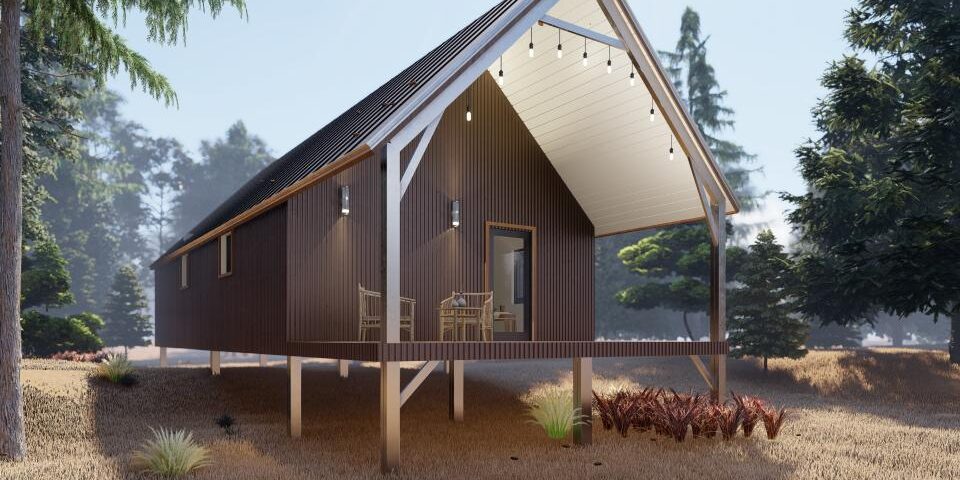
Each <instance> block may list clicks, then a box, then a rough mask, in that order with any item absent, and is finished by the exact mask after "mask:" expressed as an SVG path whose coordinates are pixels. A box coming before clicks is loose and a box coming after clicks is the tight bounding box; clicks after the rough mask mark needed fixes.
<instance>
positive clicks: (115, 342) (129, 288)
mask: <svg viewBox="0 0 960 480" xmlns="http://www.w3.org/2000/svg"><path fill="white" fill-rule="evenodd" d="M146 309H147V297H146V296H145V295H144V294H143V288H142V287H141V286H140V280H138V278H137V272H136V271H135V270H134V269H133V267H132V266H130V265H124V266H123V267H120V270H118V271H117V275H116V276H115V277H114V280H113V287H112V288H111V290H110V297H109V298H108V299H107V305H106V308H105V310H104V314H103V322H104V329H103V341H104V343H106V344H107V345H111V346H122V347H123V353H124V354H126V353H127V347H140V346H144V345H148V344H149V342H148V341H147V337H149V336H150V335H152V334H153V328H152V326H151V325H150V316H149V315H147V313H146Z"/></svg>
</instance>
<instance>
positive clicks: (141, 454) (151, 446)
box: [133, 428, 210, 477]
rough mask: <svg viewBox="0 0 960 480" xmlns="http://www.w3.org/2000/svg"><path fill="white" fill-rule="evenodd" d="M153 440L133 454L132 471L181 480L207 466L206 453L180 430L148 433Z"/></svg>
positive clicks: (152, 430) (208, 455)
mask: <svg viewBox="0 0 960 480" xmlns="http://www.w3.org/2000/svg"><path fill="white" fill-rule="evenodd" d="M150 431H151V432H153V437H154V438H153V440H148V441H147V442H146V443H144V444H143V447H141V449H140V450H139V451H137V452H135V453H134V454H133V465H134V467H135V468H137V469H139V470H142V471H146V472H150V473H152V474H155V475H159V476H161V477H181V476H183V475H186V474H188V473H190V472H192V471H194V470H197V469H199V468H203V467H206V466H209V465H210V452H209V451H208V450H207V449H206V448H205V447H202V446H200V445H198V444H197V443H196V442H195V441H194V440H193V433H186V432H185V431H183V430H178V431H176V432H174V431H173V430H166V429H164V428H161V429H160V430H154V429H153V428H151V429H150Z"/></svg>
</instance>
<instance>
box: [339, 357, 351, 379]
mask: <svg viewBox="0 0 960 480" xmlns="http://www.w3.org/2000/svg"><path fill="white" fill-rule="evenodd" d="M337 371H338V372H339V373H340V378H347V377H349V376H350V360H343V359H340V360H337Z"/></svg>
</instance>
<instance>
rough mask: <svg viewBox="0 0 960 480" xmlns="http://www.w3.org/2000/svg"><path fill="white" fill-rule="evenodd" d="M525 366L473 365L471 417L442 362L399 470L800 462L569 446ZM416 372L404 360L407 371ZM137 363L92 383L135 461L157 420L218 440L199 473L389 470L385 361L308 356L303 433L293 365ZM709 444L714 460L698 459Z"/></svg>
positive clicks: (480, 471)
mask: <svg viewBox="0 0 960 480" xmlns="http://www.w3.org/2000/svg"><path fill="white" fill-rule="evenodd" d="M530 366H531V367H532V370H533V371H535V372H536V371H540V368H541V367H538V366H534V365H530ZM555 367H556V366H555V365H550V366H547V367H546V368H545V369H544V370H543V371H544V372H549V374H552V375H550V376H545V377H542V378H541V380H545V381H553V380H557V377H556V373H557V372H558V371H562V369H557V368H555ZM474 368H476V371H475V374H471V370H472V369H474ZM492 370H496V372H493V371H492ZM523 370H525V364H523V363H517V364H504V365H499V366H498V365H490V366H487V365H484V366H480V365H476V364H472V365H468V366H467V374H466V385H465V388H466V396H465V411H466V419H465V421H464V422H463V423H453V422H451V421H449V420H448V413H447V377H446V375H445V374H444V373H442V371H440V370H439V369H438V371H437V372H435V373H433V374H431V376H430V377H429V378H428V379H427V381H426V382H424V384H423V385H422V386H421V387H420V388H419V389H418V391H417V392H416V393H415V394H414V395H413V397H411V399H410V400H409V401H408V402H407V404H406V405H404V406H403V409H402V412H401V431H402V437H401V464H402V467H401V472H400V476H401V477H411V478H471V479H472V478H477V477H483V476H487V475H499V476H504V477H512V478H521V477H522V478H566V477H571V476H583V477H590V478H606V477H624V476H634V475H636V474H641V473H644V474H648V475H661V476H671V477H676V476H681V477H685V476H688V475H686V474H688V473H689V474H693V473H696V474H697V475H700V476H703V475H708V476H709V474H710V472H711V471H714V472H715V471H718V470H717V469H718V468H719V469H720V470H719V471H722V472H724V474H725V475H730V476H734V475H739V476H743V477H744V478H777V477H783V476H786V475H785V472H789V468H790V467H789V466H787V465H784V464H782V463H778V462H775V461H772V460H768V459H767V458H766V457H765V456H764V455H762V454H761V453H760V452H758V451H757V442H758V441H759V440H755V439H750V440H744V441H736V442H722V443H721V442H719V441H717V442H710V441H696V442H689V443H684V444H679V445H674V444H673V442H672V441H670V440H666V439H659V440H658V441H650V439H649V438H646V437H644V436H641V435H639V434H637V435H634V436H632V437H631V438H628V439H622V438H620V437H619V436H618V435H615V434H611V433H609V432H604V431H602V428H601V427H600V426H599V425H598V426H597V427H595V432H596V433H595V438H596V440H595V445H594V446H592V447H589V448H564V446H563V444H562V443H558V442H554V441H550V440H549V439H547V438H546V436H545V435H544V434H543V432H542V431H541V430H540V429H539V427H537V426H535V425H531V424H530V423H529V422H528V421H527V417H526V414H525V409H524V406H523V404H522V403H521V402H520V400H519V398H518V397H519V395H520V394H522V393H524V392H523V391H522V390H518V387H517V384H515V383H511V382H510V381H509V380H508V381H505V382H497V381H493V380H492V379H493V378H496V377H497V375H502V376H503V377H506V378H509V377H514V376H515V375H514V374H517V375H522V373H519V372H522V371H523ZM415 373H416V372H415V370H407V369H405V370H403V372H402V377H403V379H402V383H403V384H406V382H408V381H409V379H410V378H412V377H413V375H414V374H415ZM138 375H139V377H140V383H139V385H137V386H136V387H133V388H124V387H119V386H116V385H113V384H109V383H105V382H102V381H100V380H95V379H93V380H91V383H90V388H91V394H92V395H93V406H92V408H93V411H94V421H95V435H96V437H97V440H98V443H99V445H100V448H102V450H103V453H104V454H106V455H108V456H110V457H113V458H119V459H120V460H119V461H118V463H120V464H121V465H122V468H124V469H126V468H127V465H128V462H127V461H126V460H127V456H128V455H129V454H130V453H131V452H132V451H134V450H135V449H136V448H138V446H139V445H140V444H142V443H143V442H144V441H145V440H147V439H148V438H149V437H150V435H151V434H150V432H149V427H155V428H156V427H165V428H172V429H186V430H188V431H192V432H194V434H195V437H196V438H197V440H198V441H200V442H201V443H203V444H204V445H208V446H209V447H210V449H211V451H212V452H213V456H214V462H215V465H214V466H212V467H210V468H208V469H206V470H204V471H201V472H198V474H197V478H224V479H226V478H231V479H232V478H324V477H337V478H377V477H378V473H377V472H378V470H379V438H380V430H379V379H380V377H379V370H378V369H376V368H367V367H362V368H361V367H356V366H354V368H352V369H351V371H350V377H349V378H348V379H340V378H339V377H338V375H337V374H336V371H335V369H333V368H311V367H309V366H305V368H304V370H303V437H302V438H301V439H291V438H290V437H289V435H288V434H287V400H288V399H287V374H286V370H285V369H284V368H282V367H270V368H257V367H225V368H223V370H222V374H221V375H220V376H219V377H212V376H210V374H209V372H208V371H207V370H206V369H201V368H181V369H141V370H139V371H138ZM531 378H532V377H531ZM222 413H229V414H230V415H232V416H234V417H235V418H236V419H237V421H238V423H239V434H237V435H234V436H228V435H226V434H225V433H223V432H222V431H221V430H220V428H219V427H217V426H216V425H215V424H214V419H215V418H216V417H217V416H219V415H220V414H222ZM564 443H568V442H564ZM567 446H569V445H567ZM731 455H732V456H733V458H731ZM704 456H706V457H708V458H709V459H710V460H709V461H708V462H706V463H702V464H696V462H697V459H698V458H703V457H704ZM597 464H599V465H597ZM758 472H759V473H760V475H759V476H757V473H758ZM124 473H125V474H127V475H130V476H136V474H135V472H131V471H129V470H124Z"/></svg>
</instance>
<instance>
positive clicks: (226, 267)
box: [220, 232, 233, 277]
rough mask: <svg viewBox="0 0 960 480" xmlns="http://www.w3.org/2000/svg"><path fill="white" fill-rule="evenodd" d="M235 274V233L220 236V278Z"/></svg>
mask: <svg viewBox="0 0 960 480" xmlns="http://www.w3.org/2000/svg"><path fill="white" fill-rule="evenodd" d="M232 273H233V233H232V232H231V233H225V234H223V235H221V236H220V276H221V277H226V276H227V275H230V274H232Z"/></svg>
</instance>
